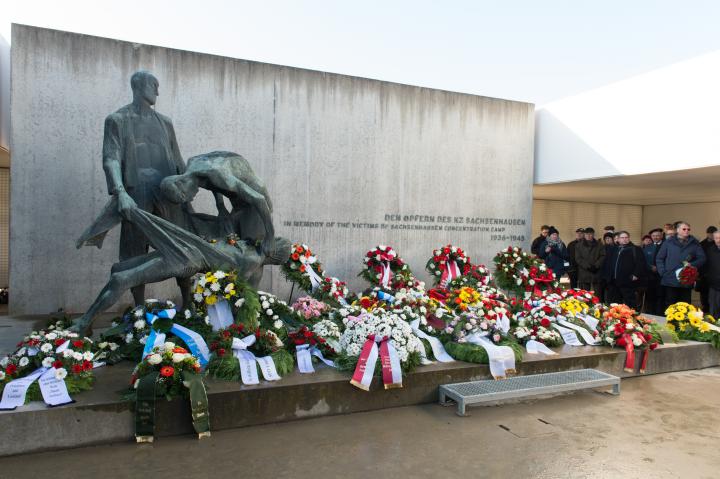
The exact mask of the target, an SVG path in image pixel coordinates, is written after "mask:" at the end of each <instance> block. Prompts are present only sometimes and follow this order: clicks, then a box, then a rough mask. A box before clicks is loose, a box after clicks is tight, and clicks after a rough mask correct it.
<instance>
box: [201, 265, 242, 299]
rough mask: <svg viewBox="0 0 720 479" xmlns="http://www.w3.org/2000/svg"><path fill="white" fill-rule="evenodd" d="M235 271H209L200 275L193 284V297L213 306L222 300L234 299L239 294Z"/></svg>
mask: <svg viewBox="0 0 720 479" xmlns="http://www.w3.org/2000/svg"><path fill="white" fill-rule="evenodd" d="M236 280H237V274H236V273H235V272H234V271H231V272H229V273H228V272H225V271H219V270H218V271H208V272H207V273H205V274H201V275H198V276H197V277H196V279H195V284H194V286H193V293H194V294H193V299H194V300H195V302H196V303H198V304H200V305H203V304H204V305H207V306H212V305H214V304H217V303H218V302H220V301H223V300H224V301H234V298H235V297H236V296H237V291H236V290H235V281H236Z"/></svg>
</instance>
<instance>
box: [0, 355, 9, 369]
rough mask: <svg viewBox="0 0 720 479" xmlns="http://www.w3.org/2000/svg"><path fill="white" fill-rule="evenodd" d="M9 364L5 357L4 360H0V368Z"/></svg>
mask: <svg viewBox="0 0 720 479" xmlns="http://www.w3.org/2000/svg"><path fill="white" fill-rule="evenodd" d="M9 362H10V358H9V357H7V356H5V357H4V358H2V359H0V367H3V368H6V367H7V365H8V363H9Z"/></svg>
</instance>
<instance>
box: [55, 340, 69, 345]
mask: <svg viewBox="0 0 720 479" xmlns="http://www.w3.org/2000/svg"><path fill="white" fill-rule="evenodd" d="M65 341H67V340H66V339H56V340H55V346H62V345H63V344H64V343H65Z"/></svg>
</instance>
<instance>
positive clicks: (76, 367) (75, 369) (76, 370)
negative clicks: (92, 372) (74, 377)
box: [72, 364, 83, 374]
mask: <svg viewBox="0 0 720 479" xmlns="http://www.w3.org/2000/svg"><path fill="white" fill-rule="evenodd" d="M72 372H73V374H80V373H81V372H83V368H82V366H81V365H79V364H73V367H72Z"/></svg>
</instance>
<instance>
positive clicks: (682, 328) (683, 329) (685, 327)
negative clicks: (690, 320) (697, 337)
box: [678, 323, 687, 331]
mask: <svg viewBox="0 0 720 479" xmlns="http://www.w3.org/2000/svg"><path fill="white" fill-rule="evenodd" d="M678 327H679V328H680V331H685V330H686V329H687V323H680V324H678Z"/></svg>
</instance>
